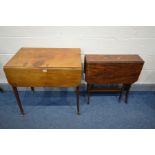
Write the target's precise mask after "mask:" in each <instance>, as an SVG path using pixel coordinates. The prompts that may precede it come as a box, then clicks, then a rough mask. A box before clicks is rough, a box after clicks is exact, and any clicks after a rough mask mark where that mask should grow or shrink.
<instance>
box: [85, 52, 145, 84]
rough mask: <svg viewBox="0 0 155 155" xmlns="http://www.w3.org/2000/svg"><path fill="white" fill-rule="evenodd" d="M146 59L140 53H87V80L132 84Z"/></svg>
mask: <svg viewBox="0 0 155 155" xmlns="http://www.w3.org/2000/svg"><path fill="white" fill-rule="evenodd" d="M143 64H144V61H143V60H142V59H141V58H140V57H139V56H138V55H86V57H85V73H86V81H87V82H88V83H92V84H93V83H94V84H112V83H113V84H114V83H116V84H117V83H124V84H132V83H134V82H136V81H137V80H138V78H139V75H140V73H141V70H142V67H143Z"/></svg>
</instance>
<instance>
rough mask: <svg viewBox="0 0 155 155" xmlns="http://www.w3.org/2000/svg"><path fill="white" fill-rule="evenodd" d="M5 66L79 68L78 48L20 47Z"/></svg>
mask: <svg viewBox="0 0 155 155" xmlns="http://www.w3.org/2000/svg"><path fill="white" fill-rule="evenodd" d="M5 67H6V68H7V67H14V68H45V67H46V68H81V56H80V48H21V49H20V50H19V51H18V52H17V53H16V54H15V56H13V57H12V58H11V60H10V61H9V62H8V63H7V64H6V65H5Z"/></svg>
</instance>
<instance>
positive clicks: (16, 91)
mask: <svg viewBox="0 0 155 155" xmlns="http://www.w3.org/2000/svg"><path fill="white" fill-rule="evenodd" d="M12 89H13V92H14V94H15V97H16V100H17V104H18V106H19V109H20V112H21V114H23V115H24V109H23V107H22V104H21V101H20V98H19V94H18V90H17V87H14V86H12Z"/></svg>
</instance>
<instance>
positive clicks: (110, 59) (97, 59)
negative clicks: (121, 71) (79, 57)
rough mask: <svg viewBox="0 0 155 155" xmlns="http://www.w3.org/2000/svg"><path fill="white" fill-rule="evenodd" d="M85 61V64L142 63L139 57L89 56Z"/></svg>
mask: <svg viewBox="0 0 155 155" xmlns="http://www.w3.org/2000/svg"><path fill="white" fill-rule="evenodd" d="M85 59H86V62H87V63H144V61H143V59H142V58H141V57H140V56H139V55H103V54H90V55H86V57H85Z"/></svg>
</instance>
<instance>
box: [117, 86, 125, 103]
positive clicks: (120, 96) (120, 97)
mask: <svg viewBox="0 0 155 155" xmlns="http://www.w3.org/2000/svg"><path fill="white" fill-rule="evenodd" d="M123 91H124V85H122V88H121V92H120V95H119V99H118V100H119V102H120V101H121V99H122V95H123Z"/></svg>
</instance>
